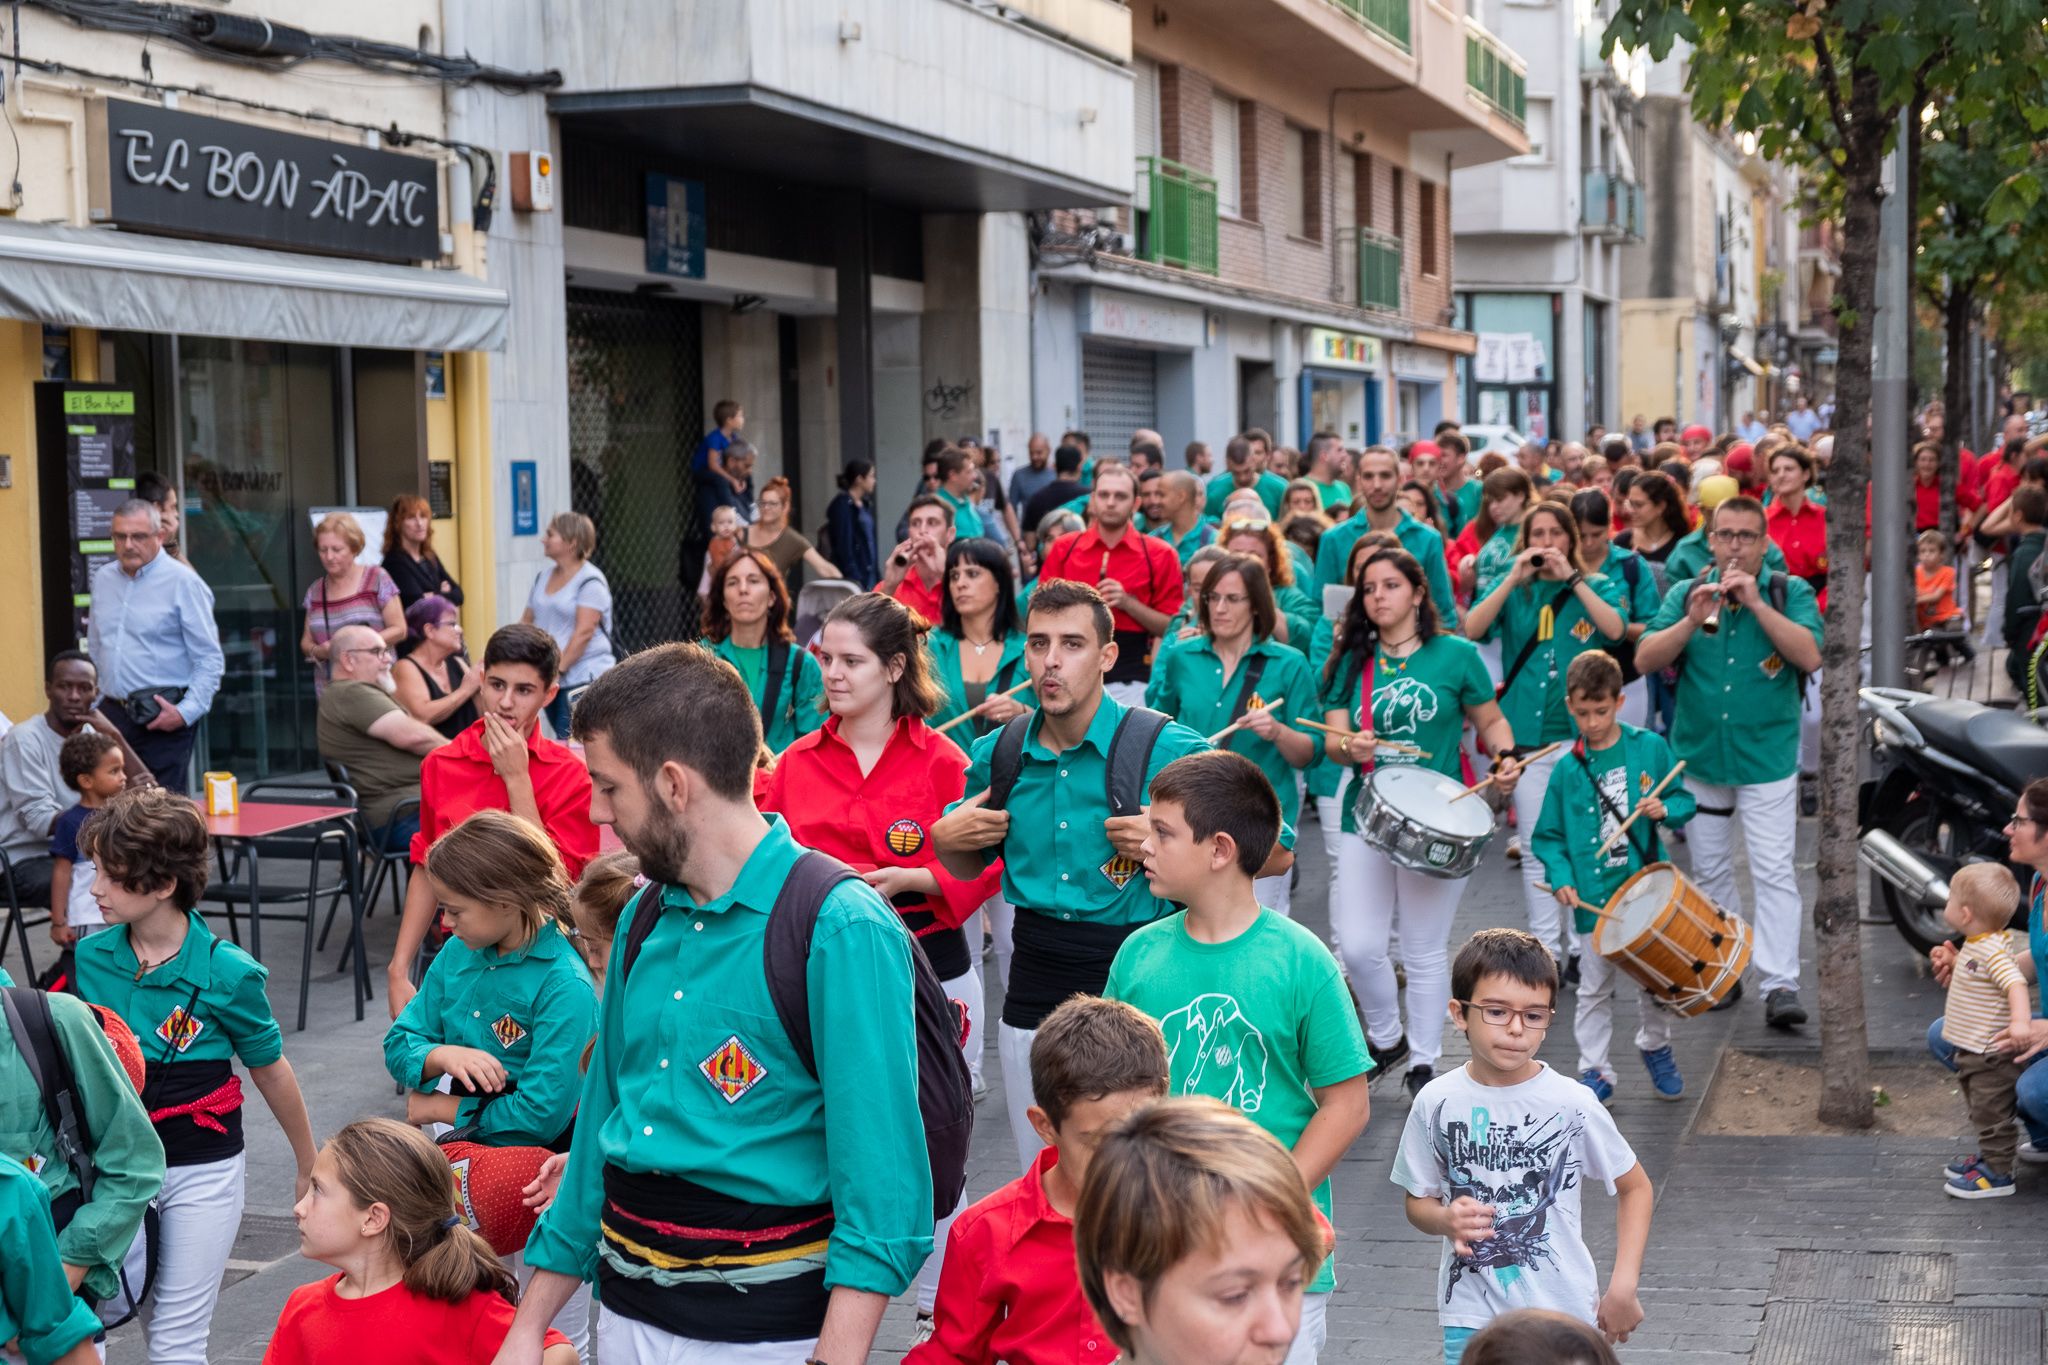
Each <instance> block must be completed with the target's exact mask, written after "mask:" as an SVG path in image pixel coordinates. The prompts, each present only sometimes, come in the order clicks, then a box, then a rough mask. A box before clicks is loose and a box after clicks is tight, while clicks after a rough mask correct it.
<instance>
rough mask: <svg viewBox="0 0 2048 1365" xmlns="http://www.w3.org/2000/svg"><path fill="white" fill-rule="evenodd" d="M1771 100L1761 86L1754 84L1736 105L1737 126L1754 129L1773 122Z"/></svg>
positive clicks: (1743, 93) (1744, 92)
mask: <svg viewBox="0 0 2048 1365" xmlns="http://www.w3.org/2000/svg"><path fill="white" fill-rule="evenodd" d="M1772 113H1773V111H1772V109H1771V102H1770V100H1769V99H1767V98H1766V97H1765V96H1764V92H1763V88H1762V87H1761V86H1755V85H1752V86H1750V87H1749V89H1747V90H1745V91H1743V92H1742V99H1741V101H1740V102H1739V103H1738V104H1737V105H1736V106H1735V126H1736V127H1737V128H1740V129H1744V130H1745V131H1747V130H1753V129H1757V128H1761V127H1763V126H1764V125H1765V124H1767V123H1770V122H1772V121H1773V120H1772Z"/></svg>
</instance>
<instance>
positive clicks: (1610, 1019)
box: [1572, 952, 1672, 1081]
mask: <svg viewBox="0 0 2048 1365" xmlns="http://www.w3.org/2000/svg"><path fill="white" fill-rule="evenodd" d="M1631 988H1633V989H1632V990H1631ZM1617 989H1618V990H1620V991H1621V992H1622V993H1624V994H1629V993H1633V994H1634V995H1635V997H1636V1003H1637V1005H1638V1006H1639V1008H1640V1009H1641V1011H1642V1014H1641V1018H1640V1021H1639V1022H1638V1024H1637V1025H1636V1047H1637V1048H1639V1049H1640V1050H1642V1051H1644V1052H1656V1051H1658V1050H1660V1049H1662V1048H1667V1047H1670V1046H1671V1023H1672V1016H1671V1015H1669V1014H1668V1013H1666V1012H1665V1011H1663V1010H1661V1009H1659V1008H1657V1003H1656V1000H1655V998H1654V997H1653V996H1651V994H1650V993H1649V992H1648V991H1646V990H1644V989H1643V988H1642V987H1640V986H1638V985H1636V982H1635V978H1633V977H1631V976H1628V975H1625V974H1624V973H1623V972H1622V970H1621V969H1620V968H1619V967H1617V966H1615V965H1614V964H1613V963H1612V962H1610V961H1608V960H1607V959H1606V958H1604V957H1602V956H1600V954H1598V953H1593V952H1589V953H1587V954H1586V955H1585V956H1584V957H1583V958H1581V959H1580V960H1579V1009H1578V1015H1577V1017H1576V1018H1574V1019H1573V1021H1572V1032H1573V1034H1574V1036H1576V1037H1577V1039H1578V1043H1579V1071H1580V1072H1581V1073H1582V1074H1583V1073H1584V1072H1588V1071H1597V1072H1599V1073H1600V1074H1601V1075H1602V1076H1605V1077H1606V1078H1607V1079H1608V1080H1610V1081H1612V1080H1613V1079H1614V1068H1613V1067H1612V1066H1610V1065H1609V1064H1608V1061H1607V1050H1608V1048H1609V1046H1610V1045H1611V1044H1612V1043H1613V1041H1614V996H1615V993H1616V991H1617Z"/></svg>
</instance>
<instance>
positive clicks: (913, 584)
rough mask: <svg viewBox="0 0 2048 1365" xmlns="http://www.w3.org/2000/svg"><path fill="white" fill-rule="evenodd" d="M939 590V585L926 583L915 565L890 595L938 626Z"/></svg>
mask: <svg viewBox="0 0 2048 1365" xmlns="http://www.w3.org/2000/svg"><path fill="white" fill-rule="evenodd" d="M939 588H940V584H939V583H932V584H929V585H927V584H926V583H925V581H924V575H923V574H921V573H919V572H918V568H917V566H916V565H915V564H913V565H911V566H910V572H909V573H907V574H905V575H903V581H902V582H901V583H898V584H897V585H896V590H895V591H894V592H892V593H890V594H889V595H890V596H891V597H893V598H895V599H896V600H897V601H898V602H901V603H902V604H903V605H904V606H906V607H909V608H910V609H911V610H912V611H914V612H916V613H917V614H918V615H919V616H922V617H923V618H924V619H925V620H927V621H929V622H931V623H932V624H933V625H937V624H938V623H939Z"/></svg>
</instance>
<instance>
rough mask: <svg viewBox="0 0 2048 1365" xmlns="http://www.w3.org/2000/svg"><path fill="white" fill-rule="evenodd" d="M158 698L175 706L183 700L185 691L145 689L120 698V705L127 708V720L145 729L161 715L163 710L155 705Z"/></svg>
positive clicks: (179, 689)
mask: <svg viewBox="0 0 2048 1365" xmlns="http://www.w3.org/2000/svg"><path fill="white" fill-rule="evenodd" d="M158 697H162V698H163V699H164V700H165V701H167V702H169V703H170V704H171V705H173V706H176V705H177V704H178V703H179V702H181V701H183V700H185V689H184V688H182V687H146V688H144V689H143V690H142V691H140V692H130V693H129V694H128V695H127V696H126V697H124V698H122V700H121V705H123V706H125V707H127V708H128V719H130V720H132V721H134V722H135V723H136V724H137V725H139V726H142V727H143V728H145V729H146V728H148V726H149V723H150V722H151V721H153V720H155V719H156V718H157V717H158V716H160V715H162V714H163V708H162V707H161V706H158V705H157V704H156V699H157V698H158Z"/></svg>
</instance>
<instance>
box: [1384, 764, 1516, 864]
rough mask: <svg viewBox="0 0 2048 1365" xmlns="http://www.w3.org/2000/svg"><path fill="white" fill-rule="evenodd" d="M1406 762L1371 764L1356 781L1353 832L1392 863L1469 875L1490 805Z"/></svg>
mask: <svg viewBox="0 0 2048 1365" xmlns="http://www.w3.org/2000/svg"><path fill="white" fill-rule="evenodd" d="M1464 790H1465V789H1464V788H1463V787H1462V786H1460V785H1459V784H1458V783H1457V782H1455V781H1453V780H1452V779H1451V778H1448V777H1445V776H1444V775H1443V774H1442V773H1440V772H1436V771H1434V770H1432V769H1429V768H1419V767H1416V766H1414V765H1412V764H1385V763H1382V764H1380V765H1378V766H1377V767H1375V768H1374V769H1373V770H1372V772H1371V773H1369V774H1367V775H1366V776H1365V777H1364V778H1363V779H1361V780H1360V781H1359V783H1358V795H1357V797H1356V798H1355V800H1356V803H1357V804H1356V810H1357V815H1358V833H1359V835H1360V836H1361V837H1362V838H1364V840H1365V842H1366V843H1367V844H1368V845H1370V846H1371V847H1373V848H1376V849H1378V850H1379V851H1380V852H1381V853H1384V854H1386V855H1387V857H1388V858H1389V859H1390V860H1391V861H1393V862H1394V863H1395V864H1397V865H1399V866H1401V867H1405V868H1407V869H1408V870H1409V871H1411V872H1420V873H1421V874H1422V875H1423V876H1425V877H1441V878H1443V879H1444V880H1446V881H1455V880H1457V879H1458V878H1460V877H1469V876H1471V875H1472V870H1473V869H1474V868H1476V867H1478V866H1479V858H1480V855H1481V854H1483V853H1485V852H1486V845H1487V841H1488V840H1490V839H1492V838H1493V807H1491V806H1489V805H1487V804H1486V801H1485V798H1483V797H1480V796H1472V797H1468V798H1467V799H1465V800H1463V801H1457V802H1455V803H1454V802H1453V800H1452V798H1453V797H1456V796H1459V795H1461V794H1462V793H1463V792H1464Z"/></svg>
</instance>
